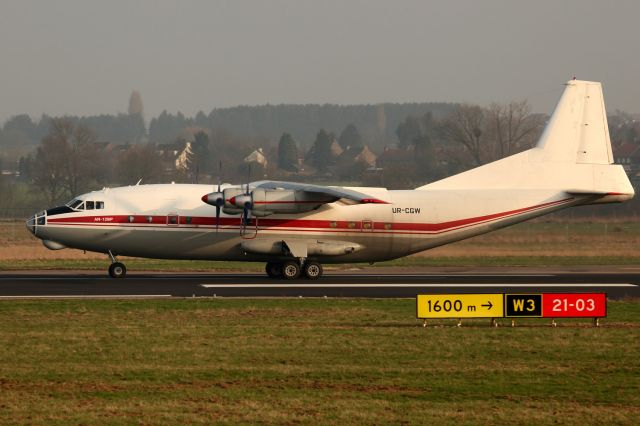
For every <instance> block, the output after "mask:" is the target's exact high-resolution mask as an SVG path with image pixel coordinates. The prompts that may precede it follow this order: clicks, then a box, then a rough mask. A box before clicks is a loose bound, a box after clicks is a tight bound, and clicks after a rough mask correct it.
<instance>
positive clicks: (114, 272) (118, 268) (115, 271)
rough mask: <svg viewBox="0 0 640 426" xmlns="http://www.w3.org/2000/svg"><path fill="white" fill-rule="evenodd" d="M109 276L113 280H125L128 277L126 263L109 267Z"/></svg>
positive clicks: (117, 263)
mask: <svg viewBox="0 0 640 426" xmlns="http://www.w3.org/2000/svg"><path fill="white" fill-rule="evenodd" d="M109 275H111V278H124V277H125V276H126V275H127V267H126V266H124V263H120V262H113V263H112V264H111V265H109Z"/></svg>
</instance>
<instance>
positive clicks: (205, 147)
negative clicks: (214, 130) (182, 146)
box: [189, 131, 212, 183]
mask: <svg viewBox="0 0 640 426" xmlns="http://www.w3.org/2000/svg"><path fill="white" fill-rule="evenodd" d="M193 137H194V141H193V143H191V152H192V157H191V159H190V164H189V169H190V170H189V171H190V173H191V175H192V176H193V178H194V180H195V182H196V183H198V179H199V177H200V174H201V173H203V172H206V171H209V169H210V168H211V163H212V161H211V153H210V152H209V135H208V134H207V133H205V132H203V131H199V132H198V133H196V134H195V135H193Z"/></svg>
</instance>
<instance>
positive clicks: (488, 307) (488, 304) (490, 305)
mask: <svg viewBox="0 0 640 426" xmlns="http://www.w3.org/2000/svg"><path fill="white" fill-rule="evenodd" d="M480 306H482V307H483V308H487V309H491V308H493V303H491V301H490V300H489V301H488V302H487V303H485V304H484V305H480Z"/></svg>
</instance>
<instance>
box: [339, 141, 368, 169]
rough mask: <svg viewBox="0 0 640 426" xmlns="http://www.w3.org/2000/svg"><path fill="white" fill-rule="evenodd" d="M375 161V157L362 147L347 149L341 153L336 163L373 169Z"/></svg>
mask: <svg viewBox="0 0 640 426" xmlns="http://www.w3.org/2000/svg"><path fill="white" fill-rule="evenodd" d="M376 159H377V156H376V155H375V154H374V153H373V152H372V151H371V150H370V149H369V147H368V146H367V145H364V146H363V147H362V148H351V147H349V148H348V149H346V150H345V151H344V152H343V153H342V155H340V158H339V159H338V162H339V163H345V162H351V163H358V164H364V165H365V166H366V167H375V166H376Z"/></svg>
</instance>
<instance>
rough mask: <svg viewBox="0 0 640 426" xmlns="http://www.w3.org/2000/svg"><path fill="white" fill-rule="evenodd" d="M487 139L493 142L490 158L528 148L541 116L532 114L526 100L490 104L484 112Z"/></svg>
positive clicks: (539, 125)
mask: <svg viewBox="0 0 640 426" xmlns="http://www.w3.org/2000/svg"><path fill="white" fill-rule="evenodd" d="M486 116H487V120H486V124H487V139H489V140H491V141H492V142H493V143H494V145H495V146H494V152H495V153H494V156H493V158H492V159H497V158H502V157H505V156H507V155H511V154H514V153H516V152H519V151H522V150H523V149H526V148H529V147H530V146H531V145H532V144H533V142H535V141H534V139H535V138H536V137H537V136H538V134H539V133H540V130H541V128H542V126H543V121H542V117H541V116H539V115H532V114H531V109H530V108H529V104H528V103H527V101H526V100H525V101H520V102H511V103H509V104H506V105H505V104H496V103H494V104H492V105H491V106H490V107H489V108H488V110H487V113H486Z"/></svg>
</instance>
